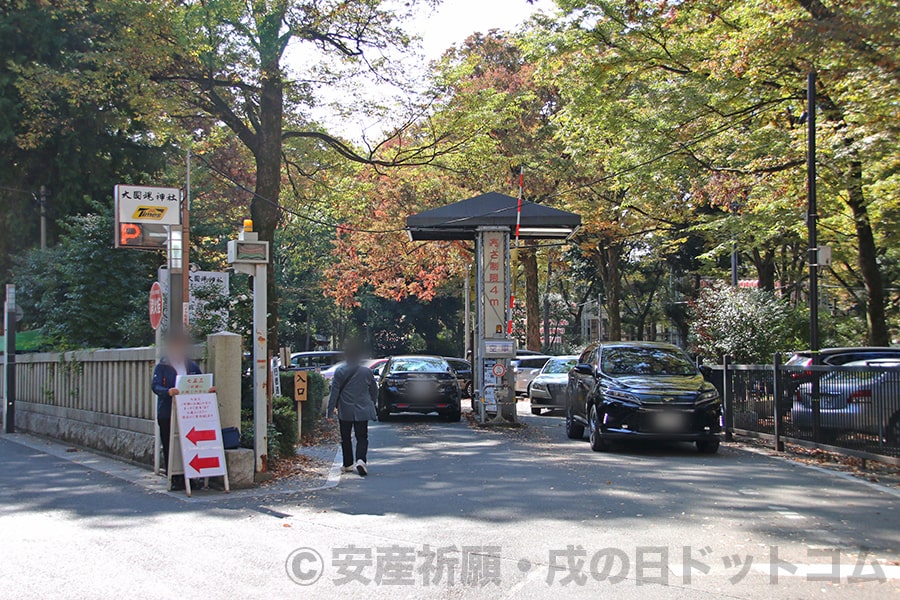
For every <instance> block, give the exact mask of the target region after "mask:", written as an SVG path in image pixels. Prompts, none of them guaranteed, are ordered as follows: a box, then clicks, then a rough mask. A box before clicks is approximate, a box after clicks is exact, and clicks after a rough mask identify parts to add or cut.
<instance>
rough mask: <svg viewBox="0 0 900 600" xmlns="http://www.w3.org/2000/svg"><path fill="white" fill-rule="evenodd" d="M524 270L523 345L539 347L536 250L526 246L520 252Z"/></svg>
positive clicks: (539, 323) (539, 309)
mask: <svg viewBox="0 0 900 600" xmlns="http://www.w3.org/2000/svg"><path fill="white" fill-rule="evenodd" d="M522 266H523V267H524V271H525V347H526V348H528V349H529V350H535V351H540V349H541V306H540V298H539V297H538V267H537V251H536V250H535V249H534V248H528V249H526V250H525V251H524V252H523V253H522Z"/></svg>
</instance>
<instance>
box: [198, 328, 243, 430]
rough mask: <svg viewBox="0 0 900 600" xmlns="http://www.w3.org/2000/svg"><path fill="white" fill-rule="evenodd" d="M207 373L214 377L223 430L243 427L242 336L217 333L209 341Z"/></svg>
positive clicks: (207, 341) (207, 346) (207, 345)
mask: <svg viewBox="0 0 900 600" xmlns="http://www.w3.org/2000/svg"><path fill="white" fill-rule="evenodd" d="M206 348H207V359H206V369H207V371H208V372H210V373H212V374H213V383H214V384H215V386H216V397H217V398H218V401H219V418H220V419H221V421H222V428H223V429H224V428H226V427H238V428H240V426H241V368H242V365H241V362H242V361H241V336H239V335H238V334H236V333H228V332H226V331H223V332H221V333H214V334H212V335H211V336H209V337H207V338H206Z"/></svg>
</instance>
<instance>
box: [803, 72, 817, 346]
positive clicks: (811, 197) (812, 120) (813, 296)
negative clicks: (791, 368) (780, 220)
mask: <svg viewBox="0 0 900 600" xmlns="http://www.w3.org/2000/svg"><path fill="white" fill-rule="evenodd" d="M806 102H807V106H806V126H807V151H806V194H807V212H806V227H807V231H808V234H809V345H810V350H812V351H813V353H814V355H815V354H817V353H818V352H819V240H818V231H817V221H818V218H819V215H818V206H817V199H816V72H815V71H810V72H809V75H808V76H807V81H806Z"/></svg>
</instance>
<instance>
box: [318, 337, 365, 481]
mask: <svg viewBox="0 0 900 600" xmlns="http://www.w3.org/2000/svg"><path fill="white" fill-rule="evenodd" d="M344 356H345V357H346V360H347V362H346V364H344V365H343V366H342V367H340V368H338V370H337V371H335V373H334V379H332V381H331V395H330V397H329V398H328V409H327V411H326V412H325V416H326V418H328V419H329V420H331V419H332V418H333V416H334V412H335V409H336V410H337V417H338V421H339V422H340V428H341V452H342V454H343V459H344V466H343V468H342V469H341V471H342V472H343V473H350V472H351V471H353V469H354V468H355V469H356V472H357V473H359V474H360V475H362V476H363V477H365V476H366V475H368V474H369V467H368V465H367V464H366V454H367V452H368V450H369V421H374V420H375V418H376V416H377V413H376V412H375V403H376V402H377V400H378V384H377V383H375V374H374V373H373V372H372V370H371V369H369V368H368V367H365V366H363V365H362V347H361V346H360V345H357V344H352V343H351V344H348V345H347V348H346V349H345V351H344ZM351 433H354V434H355V435H356V462H355V463H354V461H353V458H354V454H353V441H352V440H351V438H350V435H351Z"/></svg>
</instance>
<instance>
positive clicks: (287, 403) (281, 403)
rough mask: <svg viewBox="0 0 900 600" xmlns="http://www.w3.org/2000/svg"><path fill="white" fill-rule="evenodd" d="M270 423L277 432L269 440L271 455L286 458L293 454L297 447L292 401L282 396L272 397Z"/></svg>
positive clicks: (295, 417)
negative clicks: (275, 436)
mask: <svg viewBox="0 0 900 600" xmlns="http://www.w3.org/2000/svg"><path fill="white" fill-rule="evenodd" d="M272 425H274V426H275V431H277V432H278V436H277V438H276V439H274V440H272V439H270V440H269V447H270V448H272V449H273V456H275V457H276V458H286V457H288V456H293V455H294V453H295V451H296V448H297V441H298V440H297V411H296V410H294V401H293V400H291V399H290V398H285V397H284V396H275V397H274V398H272Z"/></svg>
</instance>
